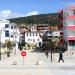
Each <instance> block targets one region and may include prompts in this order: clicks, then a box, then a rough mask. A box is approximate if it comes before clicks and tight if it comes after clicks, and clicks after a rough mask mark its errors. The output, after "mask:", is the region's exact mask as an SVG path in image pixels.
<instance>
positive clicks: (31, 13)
mask: <svg viewBox="0 0 75 75" xmlns="http://www.w3.org/2000/svg"><path fill="white" fill-rule="evenodd" d="M31 15H38V11H32V12H29V13H27V14H26V15H25V16H31Z"/></svg>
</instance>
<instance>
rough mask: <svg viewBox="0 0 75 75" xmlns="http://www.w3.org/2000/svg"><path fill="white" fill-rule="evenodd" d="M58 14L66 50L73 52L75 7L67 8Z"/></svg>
mask: <svg viewBox="0 0 75 75" xmlns="http://www.w3.org/2000/svg"><path fill="white" fill-rule="evenodd" d="M60 13H61V15H62V16H61V21H62V22H63V31H64V39H65V41H66V43H67V49H68V50H75V6H70V7H67V8H65V9H64V10H62V11H61V12H60Z"/></svg>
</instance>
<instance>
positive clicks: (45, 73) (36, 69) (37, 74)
mask: <svg viewBox="0 0 75 75" xmlns="http://www.w3.org/2000/svg"><path fill="white" fill-rule="evenodd" d="M22 60H23V59H22V57H21V55H20V53H18V54H17V55H13V56H11V57H10V58H7V59H4V60H1V61H0V75H75V64H74V63H67V62H65V63H62V62H60V63H57V62H50V58H48V59H47V58H46V56H45V55H44V53H36V52H27V56H26V57H25V60H24V61H25V62H24V65H23V62H22ZM14 61H15V62H16V63H17V64H16V65H13V62H14ZM37 61H39V64H36V62H37Z"/></svg>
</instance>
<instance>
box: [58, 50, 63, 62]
mask: <svg viewBox="0 0 75 75" xmlns="http://www.w3.org/2000/svg"><path fill="white" fill-rule="evenodd" d="M60 60H62V61H63V62H64V60H63V54H62V51H60V52H59V60H58V62H60Z"/></svg>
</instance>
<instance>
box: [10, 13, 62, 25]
mask: <svg viewBox="0 0 75 75" xmlns="http://www.w3.org/2000/svg"><path fill="white" fill-rule="evenodd" d="M58 16H59V14H58V13H50V14H40V15H33V16H28V17H19V18H11V19H9V20H10V21H11V22H14V23H17V24H18V25H21V24H49V25H52V26H53V25H54V26H55V25H59V24H61V22H60V21H59V19H58Z"/></svg>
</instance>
